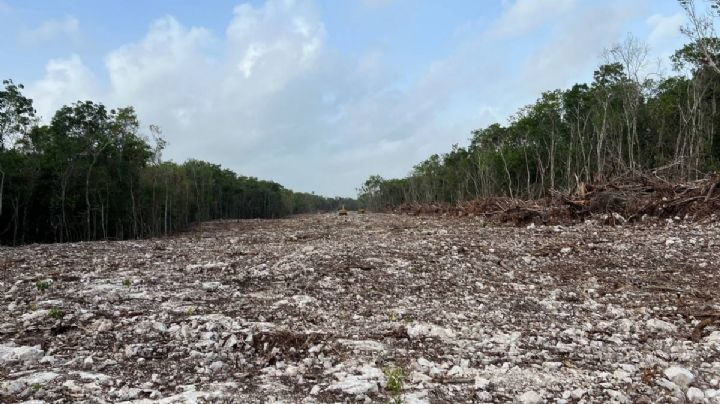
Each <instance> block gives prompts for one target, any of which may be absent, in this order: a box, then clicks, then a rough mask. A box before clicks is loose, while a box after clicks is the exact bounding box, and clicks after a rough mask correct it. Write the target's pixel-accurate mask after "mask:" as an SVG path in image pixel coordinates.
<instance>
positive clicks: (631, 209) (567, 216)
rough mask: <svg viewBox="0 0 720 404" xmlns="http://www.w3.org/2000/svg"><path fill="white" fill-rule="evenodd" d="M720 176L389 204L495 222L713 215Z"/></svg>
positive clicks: (637, 179) (719, 202) (719, 200)
mask: <svg viewBox="0 0 720 404" xmlns="http://www.w3.org/2000/svg"><path fill="white" fill-rule="evenodd" d="M719 185H720V176H717V175H715V176H712V177H709V178H706V179H703V180H698V181H694V182H689V183H675V184H674V183H670V182H667V181H665V180H663V179H661V178H658V177H651V176H633V177H628V178H616V179H614V180H613V181H609V182H604V183H595V184H583V183H580V184H578V186H577V187H576V188H575V189H573V190H572V191H569V192H565V193H555V194H554V195H553V196H550V197H545V198H541V199H534V200H521V199H517V198H507V197H492V198H478V199H475V200H471V201H467V202H461V203H458V204H449V203H432V204H405V205H401V206H399V207H395V208H390V210H391V211H393V212H395V213H406V214H411V215H421V214H442V215H452V216H481V217H484V218H486V219H487V220H489V221H492V222H494V223H511V224H517V225H525V224H528V223H535V224H568V223H576V222H579V221H583V220H586V219H588V218H592V217H596V218H600V219H601V220H602V221H603V222H604V223H606V224H625V223H634V222H639V221H643V220H646V219H652V218H660V219H664V218H674V217H680V218H683V219H689V220H702V219H708V218H710V219H713V220H714V219H715V215H716V214H717V212H718V211H719V210H720V186H719Z"/></svg>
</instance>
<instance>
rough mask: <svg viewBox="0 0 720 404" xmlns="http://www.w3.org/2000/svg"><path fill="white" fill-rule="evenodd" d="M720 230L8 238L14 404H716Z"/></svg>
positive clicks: (577, 228) (657, 227)
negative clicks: (16, 243) (67, 240)
mask: <svg viewBox="0 0 720 404" xmlns="http://www.w3.org/2000/svg"><path fill="white" fill-rule="evenodd" d="M719 261H720V225H718V224H717V223H706V224H696V223H685V222H683V221H680V220H668V221H662V222H653V223H644V224H642V225H631V226H623V227H619V226H618V227H611V226H602V225H599V224H597V223H594V222H592V221H588V222H585V223H583V224H578V225H574V226H567V227H553V226H549V227H545V226H537V227H536V226H533V225H531V226H529V227H521V228H517V227H493V226H485V225H484V224H483V222H482V221H481V220H480V219H477V218H462V219H456V218H443V217H414V216H400V215H380V214H368V215H354V214H351V215H350V216H349V217H347V218H342V217H337V216H335V215H315V216H302V217H295V218H291V219H287V220H272V221H270V220H268V221H259V220H257V221H255V220H253V221H240V222H235V221H232V222H213V223H206V224H204V225H203V226H202V228H201V229H196V230H195V231H192V232H188V233H186V234H182V235H179V236H176V237H170V238H165V239H155V240H144V241H124V242H93V243H75V244H59V245H30V246H25V247H18V248H2V249H0V299H1V300H2V301H1V302H0V307H1V308H2V310H0V401H1V402H21V401H25V402H34V403H41V402H48V403H49V402H76V401H87V402H120V401H130V402H162V403H175V402H245V403H253V402H298V403H315V402H356V401H361V402H363V401H364V402H394V403H399V402H405V403H422V402H430V403H436V402H437V403H440V402H452V403H457V402H513V401H517V402H521V403H543V402H547V403H564V402H565V403H576V402H598V403H600V402H613V401H614V402H645V403H655V402H680V403H682V402H693V403H695V402H697V403H701V402H708V403H720V327H718V321H717V320H720V316H719V314H718V313H720V302H718V297H719V296H720V273H719V272H718V271H719V269H720V264H719V263H718V262H719Z"/></svg>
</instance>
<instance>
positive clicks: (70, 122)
mask: <svg viewBox="0 0 720 404" xmlns="http://www.w3.org/2000/svg"><path fill="white" fill-rule="evenodd" d="M22 90H23V86H22V85H19V84H15V83H13V82H12V81H11V80H5V81H3V86H2V87H0V243H2V244H20V243H28V242H63V241H75V240H97V239H128V238H140V237H146V236H154V235H163V234H169V233H172V232H174V231H177V230H181V229H185V228H187V227H188V226H189V225H190V224H193V223H196V222H200V221H205V220H211V219H231V218H233V219H234V218H277V217H283V216H286V215H289V214H295V213H303V212H315V211H318V210H323V211H332V210H335V209H337V208H338V207H340V206H342V205H343V204H344V205H345V206H348V207H351V206H356V202H355V201H354V200H351V199H347V198H325V197H321V196H318V195H314V194H308V193H297V192H292V191H290V190H288V189H285V188H284V187H283V186H281V185H280V184H277V183H274V182H271V181H263V180H259V179H257V178H253V177H245V176H240V175H237V174H236V173H234V172H232V171H230V170H227V169H223V168H221V167H220V166H219V165H217V164H212V163H208V162H204V161H198V160H189V161H187V162H185V163H183V164H177V163H174V162H167V161H163V160H162V159H161V156H162V151H163V150H164V148H165V146H166V142H165V140H164V139H163V138H162V137H161V131H160V129H159V128H158V127H157V126H150V128H149V131H148V133H143V131H142V130H141V127H140V123H139V121H138V118H137V116H136V114H135V111H134V110H133V108H132V107H126V108H119V109H107V108H106V107H105V106H104V105H102V104H97V103H94V102H91V101H83V102H77V103H75V104H73V105H69V106H64V107H62V108H60V109H59V110H58V111H57V112H56V113H55V115H54V116H53V117H52V120H51V121H50V123H49V124H48V125H41V124H39V120H38V118H37V117H36V115H35V110H34V108H33V105H32V100H30V99H29V98H26V97H25V96H24V95H23V94H22Z"/></svg>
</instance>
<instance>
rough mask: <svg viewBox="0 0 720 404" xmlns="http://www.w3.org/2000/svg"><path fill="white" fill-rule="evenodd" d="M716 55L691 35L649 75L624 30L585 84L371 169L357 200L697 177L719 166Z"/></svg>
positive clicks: (531, 193)
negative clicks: (667, 70) (409, 161)
mask: <svg viewBox="0 0 720 404" xmlns="http://www.w3.org/2000/svg"><path fill="white" fill-rule="evenodd" d="M685 6H686V7H690V6H693V5H692V4H689V5H688V4H685ZM688 10H689V8H688ZM718 55H720V40H718V39H717V38H716V37H704V36H701V37H696V38H694V40H693V41H692V42H691V43H689V44H688V45H686V46H684V47H683V48H682V49H679V50H678V51H677V52H675V53H674V55H673V56H672V58H671V62H672V65H673V69H674V70H673V72H674V73H673V74H672V75H670V76H669V77H663V76H660V75H658V74H647V71H648V67H647V66H648V59H647V57H648V50H647V47H646V46H645V45H643V44H642V43H641V42H640V41H638V40H636V39H635V38H633V37H628V38H627V39H626V40H625V41H624V42H622V43H620V44H618V45H616V46H614V47H612V48H610V49H608V50H607V51H606V52H605V55H604V56H605V57H604V59H605V63H603V64H602V65H600V66H599V67H598V68H597V70H595V72H594V74H593V80H592V82H590V83H579V84H575V85H573V86H572V87H571V88H569V89H565V90H555V91H548V92H545V93H543V94H542V95H541V96H540V97H539V99H538V100H537V101H536V102H535V103H533V104H532V105H528V106H526V107H524V108H522V109H520V111H518V112H517V113H516V114H515V115H514V116H512V117H511V118H510V119H509V122H508V124H507V125H501V124H492V125H490V126H488V127H486V128H482V129H478V130H475V131H473V132H472V136H471V138H470V142H469V145H467V146H459V145H454V146H453V148H452V150H451V151H449V152H448V153H444V154H435V155H432V156H430V157H429V158H428V159H426V160H425V161H423V162H421V163H419V164H417V165H415V166H414V167H413V169H412V171H411V172H410V173H409V175H408V176H407V177H405V178H399V179H384V178H382V177H380V176H377V175H375V176H372V177H370V178H369V179H368V180H367V181H366V182H365V183H364V184H363V185H362V187H361V188H360V189H359V199H360V201H361V203H364V204H365V205H367V206H368V207H369V208H372V209H381V208H383V207H386V206H388V205H398V204H403V203H416V202H417V203H434V202H451V203H454V202H459V201H464V200H468V199H474V198H479V197H492V196H508V197H514V198H528V199H530V198H538V197H543V196H547V195H548V194H550V193H551V192H552V191H554V190H558V189H569V188H573V187H575V186H577V185H578V184H579V183H581V182H584V183H588V182H593V181H603V180H607V179H609V178H613V177H615V176H619V175H626V174H631V175H632V174H634V173H648V172H650V173H652V174H654V175H658V176H661V177H663V178H667V179H670V180H691V179H696V178H700V177H703V176H705V175H706V174H707V173H709V172H714V171H717V170H718V169H719V168H720V130H718V129H719V128H720V69H718V67H717V64H715V61H716V60H717V56H718Z"/></svg>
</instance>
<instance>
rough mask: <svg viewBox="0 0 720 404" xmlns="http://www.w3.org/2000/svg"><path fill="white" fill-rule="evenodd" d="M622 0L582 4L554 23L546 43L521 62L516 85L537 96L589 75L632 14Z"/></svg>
mask: <svg viewBox="0 0 720 404" xmlns="http://www.w3.org/2000/svg"><path fill="white" fill-rule="evenodd" d="M623 3H624V2H617V1H608V2H607V3H606V4H605V5H603V6H602V7H590V8H585V9H583V10H581V11H580V12H578V13H576V15H574V16H573V18H571V19H569V20H568V21H566V22H565V23H563V24H560V25H558V26H557V29H556V32H555V33H554V34H553V35H552V36H551V37H550V38H549V40H548V41H547V44H546V45H545V46H543V47H541V48H539V49H538V50H537V51H535V52H534V53H533V54H532V55H531V56H530V57H529V58H528V59H527V61H526V62H525V65H524V67H523V71H522V74H521V76H520V78H521V81H520V82H519V83H518V84H517V87H518V88H522V89H523V91H526V92H529V93H530V94H535V95H536V96H539V95H540V92H542V91H548V90H554V89H557V88H565V87H568V86H570V85H572V84H573V83H574V82H577V81H578V80H582V79H583V78H588V77H592V76H591V73H592V71H593V70H594V68H595V67H596V66H598V62H599V61H600V56H601V54H602V52H603V50H604V49H606V48H608V47H610V46H611V45H612V44H613V43H615V42H618V41H619V40H620V39H621V38H622V36H623V35H624V34H625V32H624V31H623V30H624V28H625V24H626V23H627V22H628V21H629V20H631V19H632V18H633V11H635V10H632V9H628V7H626V5H624V4H623Z"/></svg>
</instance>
